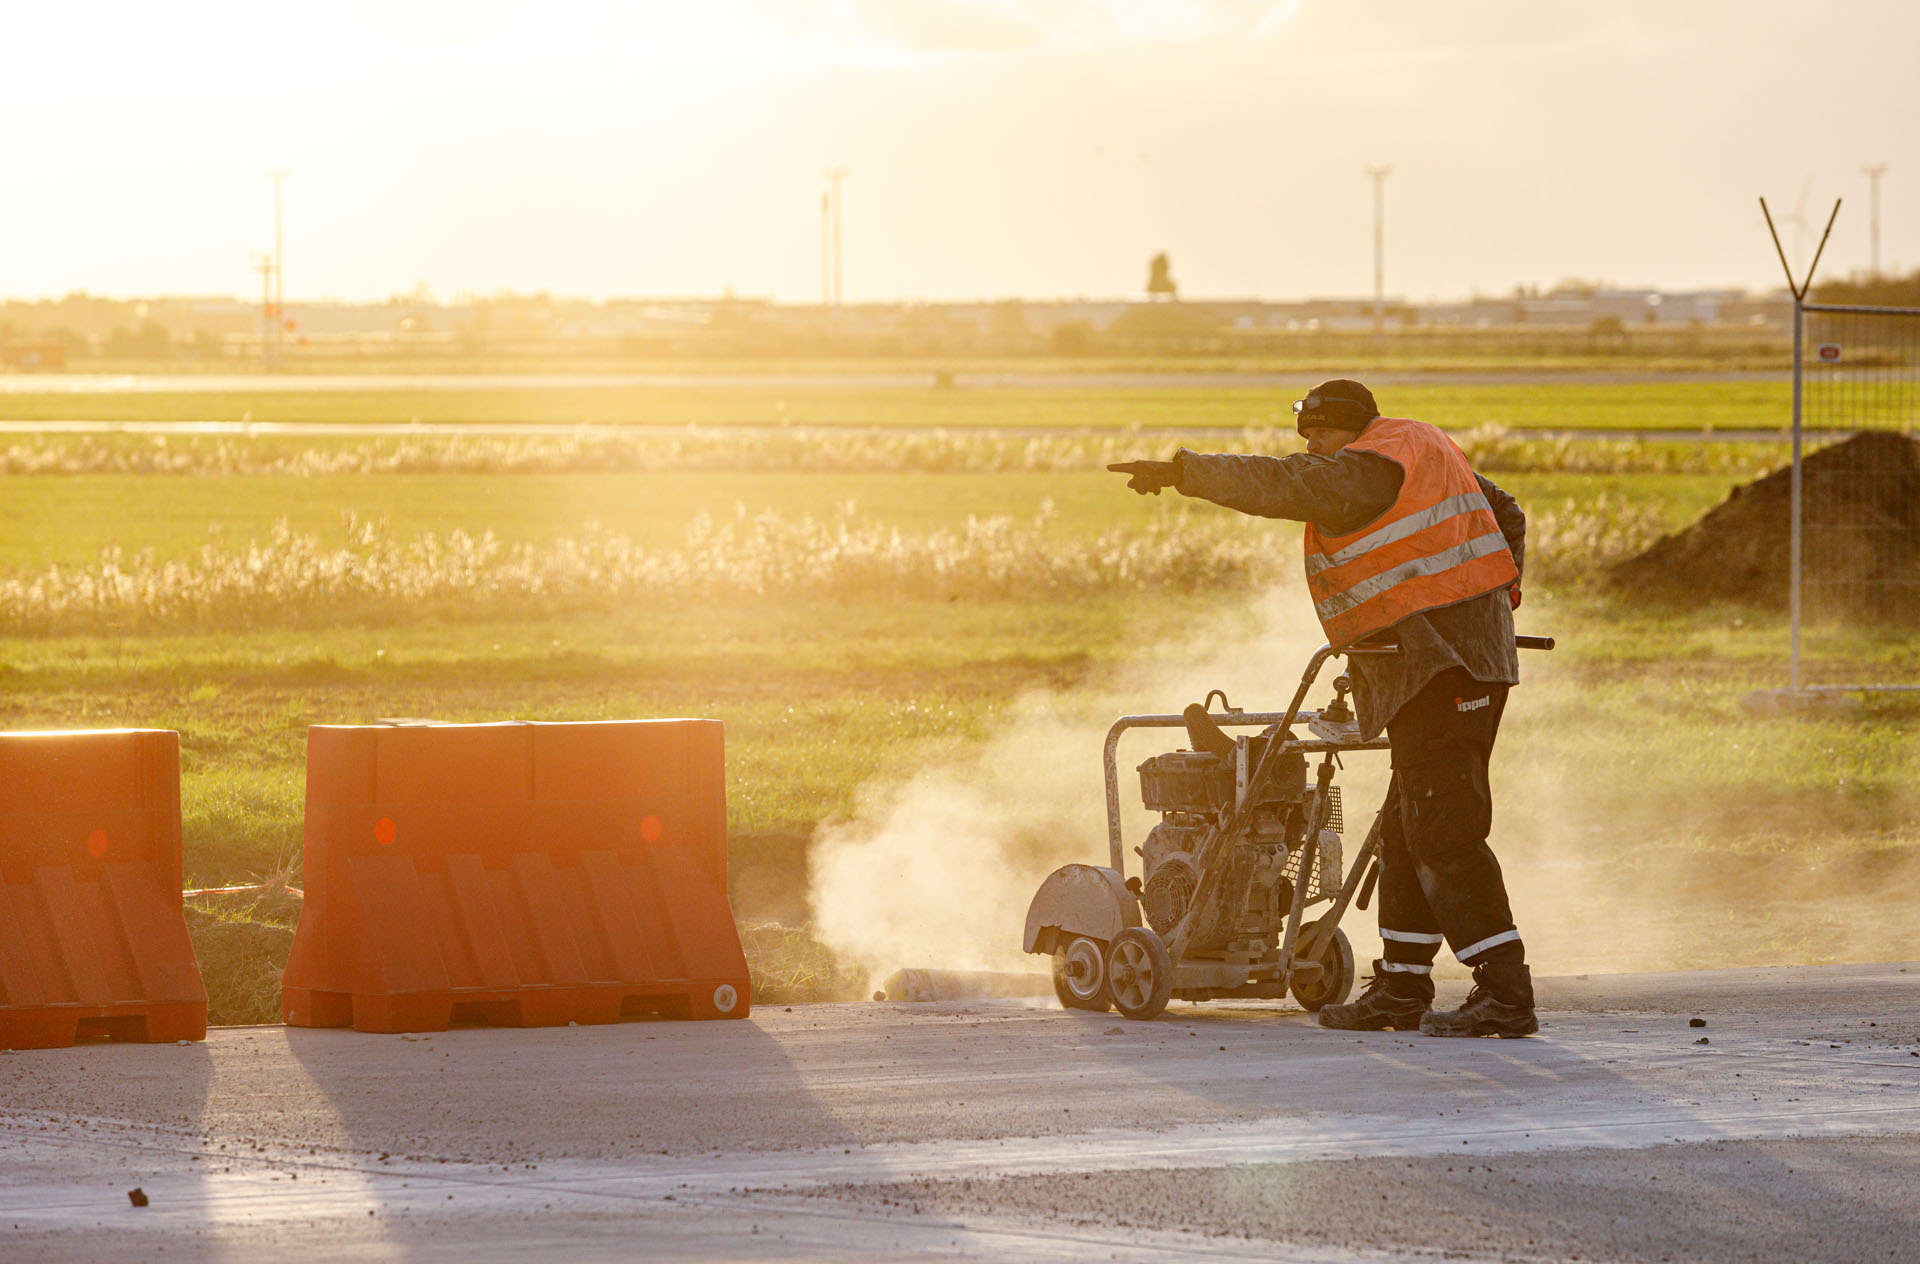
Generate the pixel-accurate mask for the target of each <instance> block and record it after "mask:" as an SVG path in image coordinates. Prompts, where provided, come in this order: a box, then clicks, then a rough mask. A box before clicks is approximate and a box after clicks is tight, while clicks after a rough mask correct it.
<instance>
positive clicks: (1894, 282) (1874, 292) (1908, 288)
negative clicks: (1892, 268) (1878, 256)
mask: <svg viewBox="0 0 1920 1264" xmlns="http://www.w3.org/2000/svg"><path fill="white" fill-rule="evenodd" d="M1813 297H1814V299H1815V300H1816V301H1817V302H1821V303H1848V304H1860V305H1862V306H1867V307H1920V268H1916V269H1915V270H1914V271H1912V272H1910V273H1908V274H1907V275H1906V276H1878V277H1876V276H1870V275H1868V274H1866V273H1858V272H1857V273H1855V274H1854V275H1852V276H1850V277H1847V278H1846V279H1845V280H1843V281H1827V282H1824V283H1822V284H1820V285H1816V286H1814V287H1813Z"/></svg>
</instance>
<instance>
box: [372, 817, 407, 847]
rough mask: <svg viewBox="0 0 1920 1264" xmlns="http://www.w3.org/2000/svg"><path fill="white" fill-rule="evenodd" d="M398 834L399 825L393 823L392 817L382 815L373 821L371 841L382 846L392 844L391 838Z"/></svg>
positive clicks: (396, 836)
mask: <svg viewBox="0 0 1920 1264" xmlns="http://www.w3.org/2000/svg"><path fill="white" fill-rule="evenodd" d="M399 836H400V827H399V826H397V825H395V824H394V823H393V818H392V817H390V816H383V817H381V818H380V819H379V820H377V821H375V822H374V823H373V841H374V842H376V843H379V844H380V845H381V846H382V847H391V846H393V840H394V839H396V838H398V837H399Z"/></svg>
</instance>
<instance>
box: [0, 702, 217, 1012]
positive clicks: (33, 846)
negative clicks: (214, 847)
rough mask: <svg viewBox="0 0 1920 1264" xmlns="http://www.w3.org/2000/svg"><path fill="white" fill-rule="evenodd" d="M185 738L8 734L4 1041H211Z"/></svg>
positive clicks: (2, 793) (2, 819) (2, 904)
mask: <svg viewBox="0 0 1920 1264" xmlns="http://www.w3.org/2000/svg"><path fill="white" fill-rule="evenodd" d="M180 878H181V871H180V737H179V734H177V733H171V732H166V731H161V730H155V729H118V730H111V731H105V732H79V733H0V1047H4V1048H9V1049H51V1048H57V1047H59V1046H62V1045H70V1044H72V1043H73V1042H74V1041H75V1040H77V1039H79V1038H80V1037H81V1036H83V1035H89V1036H99V1035H104V1036H109V1037H111V1038H113V1039H115V1040H136V1041H138V1040H148V1041H162V1040H200V1039H203V1038H204V1037H205V1036H206V1034H207V989H206V987H205V985H204V984H202V983H201V981H200V966H199V964H198V963H197V962H196V961H195V960H194V958H193V944H192V943H191V942H189V941H188V939H187V922H186V917H185V915H184V914H183V912H182V907H181V901H180Z"/></svg>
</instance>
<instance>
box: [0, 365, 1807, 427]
mask: <svg viewBox="0 0 1920 1264" xmlns="http://www.w3.org/2000/svg"><path fill="white" fill-rule="evenodd" d="M1312 385H1313V381H1312V380H1310V379H1309V378H1308V377H1303V378H1302V379H1301V381H1300V384H1299V386H1298V388H1297V389H1295V388H1289V389H1286V390H1270V389H1253V388H1235V387H1217V388H1200V389H1191V388H1181V387H1161V388H1146V389H1133V390H1113V389H1078V388H1071V387H1015V388H1007V387H965V388H959V389H947V390H941V389H937V388H934V387H932V386H928V387H925V388H921V389H874V388H865V389H863V388H852V387H846V386H836V385H832V384H822V385H807V384H799V385H791V386H786V385H783V386H780V387H765V386H738V385H714V386H702V387H598V386H593V387H578V388H569V389H549V390H516V389H498V388H485V387H482V388H476V389H472V390H419V391H404V390H387V391H379V392H372V393H367V392H358V391H309V392H280V393H272V392H261V393H224V392H210V393H205V394H186V393H182V394H175V393H157V392H156V393H140V394H25V393H22V394H11V393H0V420H23V419H24V420H36V421H38V420H87V421H255V422H290V421H306V422H333V423H357V422H409V421H421V422H479V423H486V422H548V423H554V424H562V425H598V424H607V423H620V424H628V425H653V426H731V425H755V426H768V425H776V426H777V425H792V426H823V425H835V426H880V427H903V428H947V429H962V430H965V429H1008V428H1033V427H1044V428H1051V429H1082V428H1090V429H1106V428H1112V427H1128V426H1142V427H1150V428H1156V429H1158V428H1178V427H1189V426H1190V427H1208V428H1218V427H1231V428H1235V429H1238V428H1242V427H1247V426H1264V425H1288V426H1290V425H1291V424H1292V413H1291V409H1292V405H1293V401H1294V400H1295V399H1296V398H1298V397H1299V396H1300V394H1302V393H1304V392H1305V391H1306V390H1307V388H1308V387H1310V386H1312ZM1377 394H1378V397H1379V400H1380V406H1381V407H1382V408H1383V409H1384V410H1386V411H1387V412H1388V413H1390V414H1392V415H1395V416H1411V417H1419V418H1421V419H1423V420H1426V421H1431V422H1433V423H1434V424H1436V425H1441V426H1454V427H1473V426H1481V425H1488V424H1500V425H1506V426H1513V427H1552V428H1570V429H1587V428H1594V427H1610V428H1620V429H1648V428H1652V429H1680V430H1701V429H1715V428H1718V429H1728V428H1762V429H1777V428H1780V427H1783V426H1785V425H1786V424H1787V421H1788V419H1789V417H1790V415H1791V402H1792V401H1791V392H1790V388H1789V386H1788V384H1787V383H1786V382H1784V381H1779V382H1764V381H1763V382H1754V381H1711V380H1708V381H1701V382H1664V383H1657V384H1648V383H1633V382H1603V383H1594V384H1581V383H1561V384H1555V385H1552V386H1546V387H1543V386H1538V385H1512V384H1503V385H1459V386H1452V385H1448V386H1431V385H1420V386H1396V387H1390V388H1389V387H1383V388H1382V389H1381V390H1380V391H1379V392H1378V393H1377Z"/></svg>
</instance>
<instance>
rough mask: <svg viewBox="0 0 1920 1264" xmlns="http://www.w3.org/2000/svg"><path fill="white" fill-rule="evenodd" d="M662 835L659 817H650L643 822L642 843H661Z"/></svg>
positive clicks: (641, 825)
mask: <svg viewBox="0 0 1920 1264" xmlns="http://www.w3.org/2000/svg"><path fill="white" fill-rule="evenodd" d="M660 834H661V828H660V818H659V817H657V816H649V817H646V818H644V819H642V820H641V822H640V838H641V841H642V842H648V843H657V842H659V841H660Z"/></svg>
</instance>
